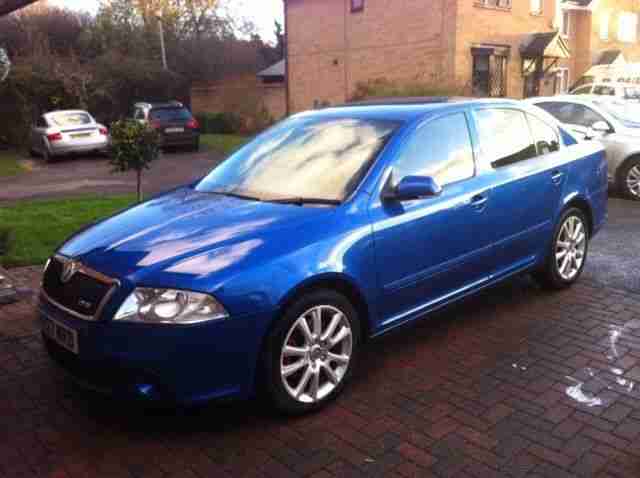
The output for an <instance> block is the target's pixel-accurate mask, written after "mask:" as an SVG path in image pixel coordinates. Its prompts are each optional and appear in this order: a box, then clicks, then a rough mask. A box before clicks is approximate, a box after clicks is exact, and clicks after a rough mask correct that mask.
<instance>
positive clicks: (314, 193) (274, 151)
mask: <svg viewBox="0 0 640 478" xmlns="http://www.w3.org/2000/svg"><path fill="white" fill-rule="evenodd" d="M399 126H400V123H399V122H395V121H386V120H371V119H362V118H310V117H304V116H303V117H297V118H291V119H289V120H286V121H284V122H282V123H280V124H279V125H276V126H274V127H273V128H271V129H269V130H267V131H266V132H265V133H263V134H262V135H260V136H259V137H258V138H256V139H255V140H254V141H252V142H250V143H249V144H247V145H246V146H244V147H243V148H241V149H240V150H238V151H237V152H236V153H235V154H233V155H232V156H231V157H230V158H229V159H227V160H226V161H224V162H223V163H222V164H221V165H220V166H218V167H217V168H216V169H214V170H213V171H212V172H211V173H210V174H209V175H208V176H207V177H205V178H204V179H203V180H202V181H201V182H200V183H199V184H198V185H197V186H196V189H197V190H198V191H201V192H219V193H235V194H244V195H248V196H254V197H258V198H260V199H263V200H270V199H271V200H274V199H280V198H281V199H283V198H292V197H297V198H301V199H311V198H315V199H321V200H327V201H343V200H344V199H346V198H347V197H348V196H349V195H350V194H351V193H352V192H353V191H354V190H355V188H356V187H357V185H358V184H359V183H360V181H361V179H362V178H363V177H364V175H365V174H366V172H367V171H368V169H369V167H370V165H371V164H372V162H373V160H374V159H375V158H376V156H377V154H378V152H379V151H380V150H381V149H382V147H383V146H384V144H385V143H386V141H387V140H388V139H389V138H390V137H391V136H392V135H393V133H394V132H395V131H396V130H397V128H398V127H399Z"/></svg>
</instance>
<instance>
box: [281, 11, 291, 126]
mask: <svg viewBox="0 0 640 478" xmlns="http://www.w3.org/2000/svg"><path fill="white" fill-rule="evenodd" d="M283 3H284V92H285V103H286V114H287V116H289V115H290V114H291V91H290V89H289V85H290V84H291V82H290V81H289V20H288V19H289V4H288V3H287V0H283Z"/></svg>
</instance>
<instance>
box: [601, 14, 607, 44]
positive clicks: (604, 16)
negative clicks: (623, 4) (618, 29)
mask: <svg viewBox="0 0 640 478" xmlns="http://www.w3.org/2000/svg"><path fill="white" fill-rule="evenodd" d="M600 39H601V40H608V39H609V14H608V13H603V14H602V16H601V17H600Z"/></svg>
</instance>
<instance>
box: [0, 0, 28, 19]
mask: <svg viewBox="0 0 640 478" xmlns="http://www.w3.org/2000/svg"><path fill="white" fill-rule="evenodd" d="M36 1H37V0H0V16H3V15H8V14H9V13H11V12H15V11H16V10H20V9H21V8H24V7H26V6H27V5H31V4H32V3H35V2H36Z"/></svg>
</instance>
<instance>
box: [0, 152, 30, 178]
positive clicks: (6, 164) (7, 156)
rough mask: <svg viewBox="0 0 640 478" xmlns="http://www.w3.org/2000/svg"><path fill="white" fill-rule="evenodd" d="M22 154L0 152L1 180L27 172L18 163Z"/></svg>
mask: <svg viewBox="0 0 640 478" xmlns="http://www.w3.org/2000/svg"><path fill="white" fill-rule="evenodd" d="M20 158H21V157H20V154H19V153H17V152H15V151H0V178H2V177H6V176H15V175H17V174H20V173H22V172H23V171H26V169H25V168H24V167H23V166H22V165H21V164H20V163H19V162H18V160H19V159H20Z"/></svg>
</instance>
